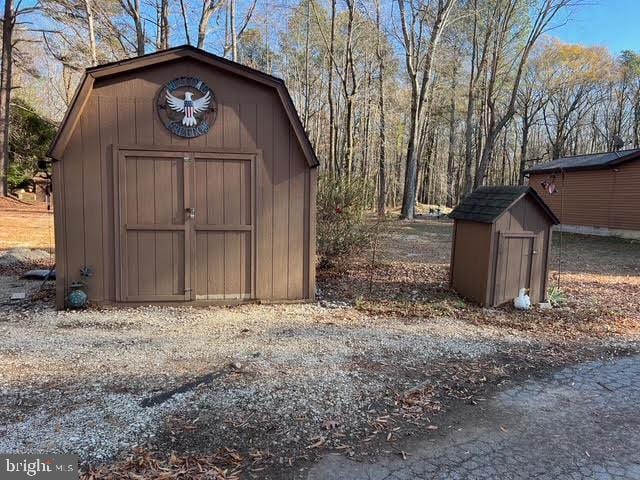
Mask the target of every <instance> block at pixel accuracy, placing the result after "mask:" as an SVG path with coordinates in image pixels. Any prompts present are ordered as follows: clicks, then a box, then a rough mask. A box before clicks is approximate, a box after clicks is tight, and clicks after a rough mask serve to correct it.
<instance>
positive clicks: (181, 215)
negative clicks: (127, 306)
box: [116, 150, 254, 302]
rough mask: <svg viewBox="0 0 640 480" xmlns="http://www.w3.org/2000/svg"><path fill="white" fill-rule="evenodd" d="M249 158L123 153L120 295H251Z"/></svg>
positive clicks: (119, 171)
mask: <svg viewBox="0 0 640 480" xmlns="http://www.w3.org/2000/svg"><path fill="white" fill-rule="evenodd" d="M252 159H253V157H252V156H250V155H246V154H229V153H224V154H222V153H199V152H165V151H154V150H120V151H119V152H118V165H117V175H116V184H117V189H116V191H117V192H118V195H117V196H118V198H117V202H116V206H117V209H118V215H116V218H117V220H116V221H117V224H118V225H117V227H118V230H117V231H119V241H118V242H116V249H117V250H119V251H116V267H117V270H118V273H119V275H118V280H117V281H118V286H119V288H118V292H117V297H118V298H117V300H120V301H132V302H147V301H149V302H150V301H154V302H158V301H168V302H171V301H191V300H218V301H219V300H237V299H245V298H252V297H253V296H254V295H253V294H254V287H253V285H254V282H253V270H254V269H253V268H252V265H253V263H254V261H253V256H254V255H253V252H254V248H253V245H254V228H253V225H254V222H253V218H254V207H253V201H254V195H253V191H254V181H253V173H252V172H253V162H252Z"/></svg>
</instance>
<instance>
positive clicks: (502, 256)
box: [493, 232, 535, 305]
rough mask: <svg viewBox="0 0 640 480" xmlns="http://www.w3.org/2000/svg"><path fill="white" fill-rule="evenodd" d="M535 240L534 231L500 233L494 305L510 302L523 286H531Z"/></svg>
mask: <svg viewBox="0 0 640 480" xmlns="http://www.w3.org/2000/svg"><path fill="white" fill-rule="evenodd" d="M534 240H535V234H534V233H533V232H501V233H500V235H499V237H498V246H497V247H498V255H497V258H496V275H495V284H494V295H493V297H494V298H493V304H494V305H501V304H503V303H506V302H510V301H512V300H513V299H514V298H516V297H517V296H518V293H519V291H520V289H521V288H530V287H531V272H532V265H533V263H532V261H533V255H534Z"/></svg>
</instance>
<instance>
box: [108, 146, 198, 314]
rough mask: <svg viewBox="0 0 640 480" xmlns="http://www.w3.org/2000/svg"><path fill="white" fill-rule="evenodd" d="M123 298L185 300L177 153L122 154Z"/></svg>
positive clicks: (182, 203) (179, 157)
mask: <svg viewBox="0 0 640 480" xmlns="http://www.w3.org/2000/svg"><path fill="white" fill-rule="evenodd" d="M118 168H119V181H120V199H119V200H120V233H121V240H120V249H121V265H120V276H121V279H120V288H121V295H120V296H121V297H122V300H128V301H175V300H185V299H188V298H189V289H188V285H187V283H188V282H187V278H186V264H187V251H186V249H185V247H186V245H185V235H186V230H185V213H184V212H185V177H184V161H183V154H182V153H180V152H179V153H166V152H145V151H136V152H121V153H120V158H119V167H118Z"/></svg>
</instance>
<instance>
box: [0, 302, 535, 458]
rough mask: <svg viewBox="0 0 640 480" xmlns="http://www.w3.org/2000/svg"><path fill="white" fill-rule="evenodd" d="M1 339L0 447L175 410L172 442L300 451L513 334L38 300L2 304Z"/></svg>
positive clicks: (56, 443) (122, 444)
mask: <svg viewBox="0 0 640 480" xmlns="http://www.w3.org/2000/svg"><path fill="white" fill-rule="evenodd" d="M0 338H1V339H2V340H1V341H0V364H2V365H3V368H2V371H1V376H0V388H1V389H2V396H1V397H0V398H1V400H0V402H1V403H0V412H2V413H0V421H1V426H0V451H4V452H30V451H33V452H36V451H61V452H62V451H66V452H77V453H79V454H80V455H81V458H82V459H83V460H85V461H100V460H104V459H107V458H110V457H112V456H114V455H116V454H118V453H119V452H124V451H127V450H129V449H131V448H132V447H133V446H135V445H141V444H147V443H151V444H153V443H154V442H155V441H156V438H157V437H158V436H159V437H162V438H161V439H162V440H163V441H165V440H166V437H167V436H169V433H170V431H171V430H172V429H173V425H174V422H175V421H176V420H175V417H176V415H178V416H179V417H180V418H181V419H182V420H183V421H186V422H193V423H194V424H196V425H198V429H197V432H193V434H192V435H187V436H186V437H188V438H184V439H182V440H181V443H182V447H183V448H187V447H189V446H193V447H194V448H196V449H197V448H198V446H199V445H198V442H200V445H206V446H207V448H213V447H224V446H226V445H235V446H237V445H239V444H240V445H243V444H244V446H246V447H250V446H251V442H254V445H253V446H254V447H256V448H260V449H270V450H282V449H283V448H284V450H286V449H287V448H289V447H291V448H294V449H298V450H302V451H304V450H305V448H306V446H308V445H310V444H313V443H314V442H317V439H318V437H320V436H321V435H323V432H326V428H327V423H326V422H330V423H329V424H328V425H329V427H330V428H334V427H337V426H339V427H340V429H341V430H344V431H345V432H348V433H347V437H348V436H349V435H355V434H356V433H358V432H359V431H360V430H361V429H362V428H363V426H364V425H366V423H367V421H368V419H369V417H370V412H368V410H370V404H371V402H372V400H373V399H376V398H379V397H380V396H381V395H382V394H383V393H384V392H385V391H387V390H388V389H391V388H394V389H402V388H407V387H410V386H413V384H414V381H413V380H411V379H409V378H404V377H403V375H402V374H401V373H402V372H406V371H407V370H406V369H411V368H414V369H415V368H425V366H428V365H429V362H430V361H432V360H433V359H436V358H440V357H442V356H450V357H460V358H473V357H477V356H481V355H487V354H491V353H493V352H495V351H496V350H497V349H499V348H501V347H503V346H505V345H507V344H513V343H520V342H525V341H526V340H525V339H523V338H519V337H515V336H510V335H507V334H505V333H504V331H500V330H498V329H492V328H486V327H483V328H478V327H474V326H472V325H469V324H467V323H464V322H460V321H455V320H449V319H433V320H423V321H420V322H416V321H409V320H396V319H389V318H384V319H382V318H375V317H370V316H366V315H363V314H361V313H359V312H357V311H356V310H354V309H351V308H325V307H320V306H318V305H310V304H308V305H285V306H265V305H247V306H240V307H234V308H207V309H194V308H162V307H144V308H130V309H118V310H116V309H114V310H102V311H97V310H93V311H92V310H89V311H83V312H54V311H53V310H50V309H44V310H41V311H37V312H28V313H24V314H18V313H9V314H8V317H7V318H5V319H4V321H2V322H1V323H0ZM389 368H391V369H392V371H393V369H395V370H397V372H398V375H391V376H390V375H389V371H388V370H389ZM394 377H395V378H394ZM198 422H201V423H198ZM200 425H206V428H203V427H201V426H200ZM181 429H182V430H184V425H183V426H182V427H181ZM359 429H360V430H359ZM186 431H187V433H188V432H190V431H193V428H191V429H189V428H188V427H187V430H186ZM252 431H260V432H262V433H261V434H250V433H249V434H248V433H247V432H252ZM168 432H169V433H168ZM158 441H160V440H158ZM335 441H338V440H335ZM343 441H345V440H343ZM247 442H248V443H249V444H247Z"/></svg>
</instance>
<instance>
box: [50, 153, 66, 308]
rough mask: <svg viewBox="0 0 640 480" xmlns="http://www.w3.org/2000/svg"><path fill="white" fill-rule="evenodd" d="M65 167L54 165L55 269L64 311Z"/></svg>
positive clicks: (59, 301) (58, 298)
mask: <svg viewBox="0 0 640 480" xmlns="http://www.w3.org/2000/svg"><path fill="white" fill-rule="evenodd" d="M62 169H63V166H62V162H61V161H60V160H54V161H53V163H52V182H53V185H52V187H53V223H54V225H53V230H54V238H55V245H54V248H55V262H56V265H55V268H56V309H57V310H64V308H65V306H66V305H65V297H66V295H65V292H66V286H65V284H66V270H67V269H66V261H67V259H66V251H65V248H66V247H65V228H64V225H65V220H64V208H65V206H64V192H63V188H64V187H63V185H64V182H62V176H63V170H62Z"/></svg>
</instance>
